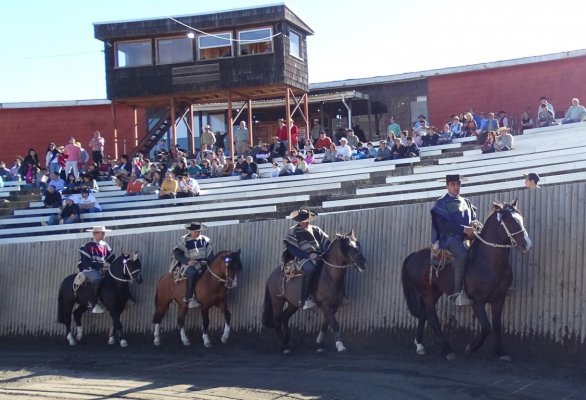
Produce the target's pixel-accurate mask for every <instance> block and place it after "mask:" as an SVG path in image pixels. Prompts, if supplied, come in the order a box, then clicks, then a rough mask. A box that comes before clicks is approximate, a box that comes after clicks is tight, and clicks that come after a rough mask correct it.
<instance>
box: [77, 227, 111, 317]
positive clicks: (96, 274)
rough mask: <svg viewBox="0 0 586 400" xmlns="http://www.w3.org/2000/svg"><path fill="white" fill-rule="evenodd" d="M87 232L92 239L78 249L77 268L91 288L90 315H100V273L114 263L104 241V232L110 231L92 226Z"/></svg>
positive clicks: (108, 247) (101, 276) (101, 311)
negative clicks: (90, 234) (90, 233)
mask: <svg viewBox="0 0 586 400" xmlns="http://www.w3.org/2000/svg"><path fill="white" fill-rule="evenodd" d="M87 232H92V234H93V238H92V240H90V241H89V242H87V243H86V244H84V245H83V247H82V248H80V249H79V255H80V261H79V263H78V265H77V267H78V268H79V271H80V272H82V273H83V274H84V275H85V278H86V280H87V281H89V283H90V285H91V287H92V293H93V297H92V300H91V301H90V307H93V309H92V313H94V314H100V313H103V312H104V309H103V308H102V306H100V304H99V303H98V299H99V290H100V283H102V278H103V275H102V272H103V270H106V269H108V268H109V267H110V263H111V262H112V261H114V259H115V258H116V256H115V255H114V252H113V251H112V248H110V246H109V245H108V243H106V242H105V241H104V238H105V237H106V232H110V229H106V227H104V226H94V227H93V228H92V229H88V230H87Z"/></svg>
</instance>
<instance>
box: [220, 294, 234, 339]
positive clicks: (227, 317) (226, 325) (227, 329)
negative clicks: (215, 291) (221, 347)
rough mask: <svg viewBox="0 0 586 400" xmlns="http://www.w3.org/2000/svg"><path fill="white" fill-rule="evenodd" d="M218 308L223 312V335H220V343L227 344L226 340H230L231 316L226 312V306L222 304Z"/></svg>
mask: <svg viewBox="0 0 586 400" xmlns="http://www.w3.org/2000/svg"><path fill="white" fill-rule="evenodd" d="M220 308H222V309H223V310H224V333H223V334H222V339H221V340H222V343H223V344H226V343H228V339H229V338H230V321H231V319H232V314H230V311H228V305H227V304H225V303H223V304H222V305H221V306H220Z"/></svg>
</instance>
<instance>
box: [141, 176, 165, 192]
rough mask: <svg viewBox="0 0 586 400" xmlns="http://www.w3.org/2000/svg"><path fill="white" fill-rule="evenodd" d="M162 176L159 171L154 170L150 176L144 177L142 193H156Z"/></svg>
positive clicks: (159, 188)
mask: <svg viewBox="0 0 586 400" xmlns="http://www.w3.org/2000/svg"><path fill="white" fill-rule="evenodd" d="M162 180H163V178H162V176H161V173H160V172H159V171H155V172H154V173H152V174H151V176H150V177H147V178H144V185H143V187H142V193H143V194H158V193H159V191H160V190H161V183H162Z"/></svg>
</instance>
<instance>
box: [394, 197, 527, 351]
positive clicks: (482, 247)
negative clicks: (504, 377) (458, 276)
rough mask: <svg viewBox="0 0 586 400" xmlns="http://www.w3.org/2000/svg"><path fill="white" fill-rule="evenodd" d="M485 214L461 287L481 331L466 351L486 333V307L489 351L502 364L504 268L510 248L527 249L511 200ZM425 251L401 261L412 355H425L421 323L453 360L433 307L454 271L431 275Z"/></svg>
mask: <svg viewBox="0 0 586 400" xmlns="http://www.w3.org/2000/svg"><path fill="white" fill-rule="evenodd" d="M493 206H494V212H493V213H491V214H490V215H489V216H488V218H487V220H486V223H485V224H484V227H483V228H482V230H481V232H480V234H477V235H476V240H475V241H474V243H473V245H472V248H471V250H470V255H469V258H468V263H467V265H466V272H465V277H464V283H465V288H466V292H467V293H468V296H469V297H470V299H472V300H473V302H474V304H473V308H474V315H475V316H476V318H477V319H478V321H479V323H480V326H481V332H480V335H478V336H477V337H476V338H475V339H474V340H473V341H472V342H471V343H470V344H469V345H468V346H467V347H466V352H468V353H472V352H474V351H476V350H478V349H479V348H480V346H482V344H483V343H484V340H485V339H486V337H487V335H488V334H489V333H490V331H491V325H490V322H489V320H488V317H487V314H486V309H485V305H486V304H487V303H488V304H490V305H491V312H492V332H493V334H494V351H495V353H496V354H497V356H499V357H500V358H501V359H503V360H510V357H509V356H508V355H507V353H506V352H505V350H504V349H503V345H502V338H501V314H502V310H503V306H504V304H505V296H506V294H507V290H508V289H509V287H510V285H511V282H512V280H513V271H512V269H511V265H510V263H509V255H510V249H511V248H516V249H517V250H519V251H521V252H523V253H525V252H527V251H529V249H530V248H531V239H529V235H528V234H527V230H526V229H525V227H524V225H523V216H522V215H521V213H520V212H519V210H518V208H517V200H515V201H514V202H513V203H512V204H504V205H503V204H498V203H493ZM429 260H430V250H429V249H423V250H419V251H417V252H415V253H412V254H410V255H409V256H408V257H407V258H406V259H405V261H404V262H403V270H402V280H403V292H404V294H405V299H406V300H407V306H408V308H409V311H410V312H411V314H412V315H413V316H414V317H416V318H418V320H419V322H418V325H417V335H416V337H415V346H416V352H417V354H419V355H423V354H425V348H424V347H423V344H422V342H423V331H424V328H425V322H426V321H429V324H430V325H431V327H432V328H433V330H434V332H435V334H436V335H437V337H438V338H439V340H440V341H441V343H442V348H443V351H444V354H445V355H446V358H447V359H448V360H453V359H455V354H454V350H453V349H452V346H450V344H449V343H448V341H447V339H446V337H445V336H444V333H443V331H442V329H441V326H440V323H439V320H438V316H437V313H436V310H435V305H436V303H437V301H438V299H439V298H440V296H441V295H442V293H452V292H453V290H454V271H453V269H452V266H451V265H449V264H448V265H446V267H445V268H444V270H443V271H441V272H440V273H436V272H434V271H433V270H432V268H431V267H430V261H429Z"/></svg>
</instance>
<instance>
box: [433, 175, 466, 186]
mask: <svg viewBox="0 0 586 400" xmlns="http://www.w3.org/2000/svg"><path fill="white" fill-rule="evenodd" d="M467 180H468V179H466V178H464V177H463V176H462V175H460V174H451V175H446V178H445V179H438V182H445V183H446V185H447V184H448V183H450V182H466V181H467Z"/></svg>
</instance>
